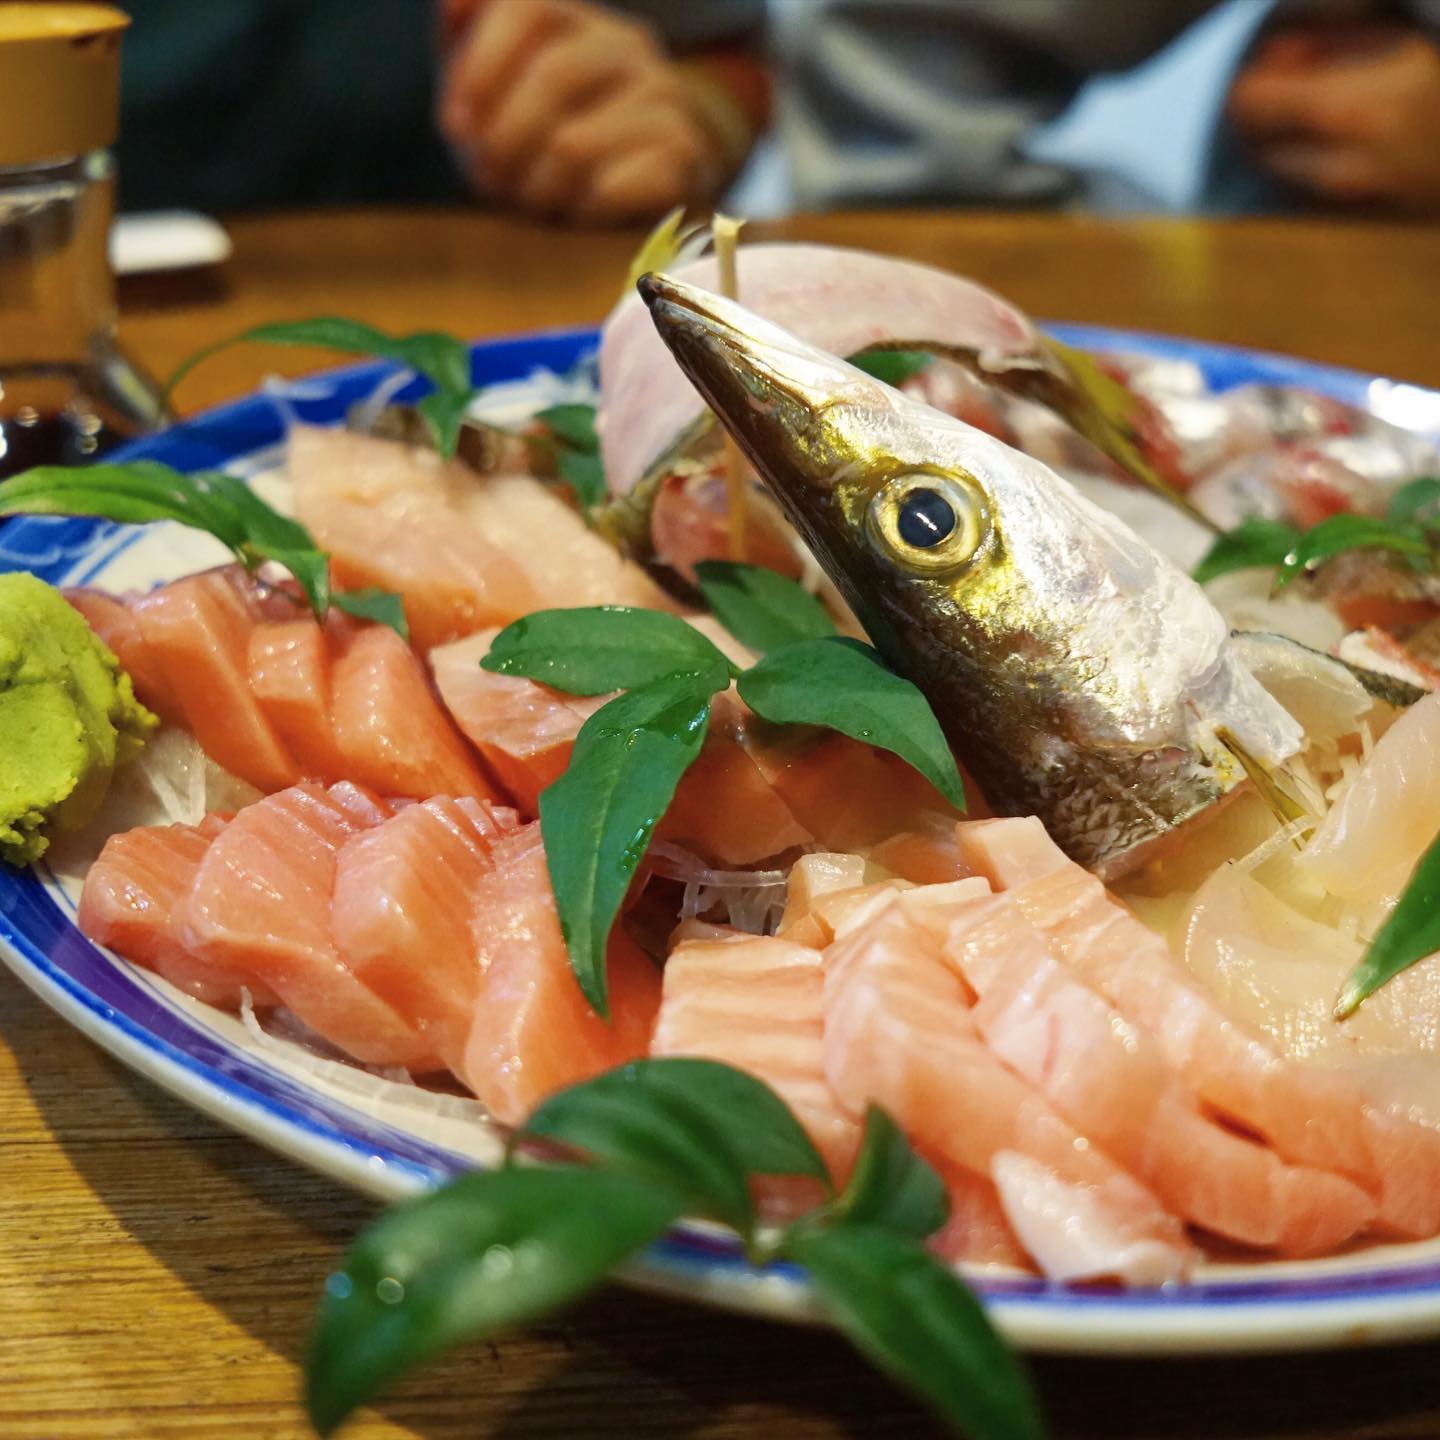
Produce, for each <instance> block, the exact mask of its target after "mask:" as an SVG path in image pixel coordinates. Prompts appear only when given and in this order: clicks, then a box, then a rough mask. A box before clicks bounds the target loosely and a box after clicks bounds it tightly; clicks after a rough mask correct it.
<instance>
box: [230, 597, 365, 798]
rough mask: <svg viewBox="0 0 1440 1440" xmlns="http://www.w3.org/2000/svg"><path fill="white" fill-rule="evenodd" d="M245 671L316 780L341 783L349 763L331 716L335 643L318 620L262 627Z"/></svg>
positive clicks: (262, 703) (269, 623)
mask: <svg viewBox="0 0 1440 1440" xmlns="http://www.w3.org/2000/svg"><path fill="white" fill-rule="evenodd" d="M246 669H247V673H248V676H249V681H250V689H251V691H252V693H253V694H254V696H255V698H256V700H257V701H258V702H259V704H260V709H261V710H262V711H263V712H264V714H265V718H266V719H267V720H269V722H270V724H271V725H272V726H273V727H274V729H275V733H276V734H277V735H278V736H279V737H280V739H281V740H282V741H283V742H284V744H285V745H286V746H287V747H288V749H289V751H290V753H291V754H292V755H293V756H294V757H295V760H296V763H297V764H298V765H299V766H300V768H301V769H302V770H303V771H304V772H305V774H306V775H307V776H308V777H310V778H311V779H315V780H339V779H340V778H341V777H342V776H343V775H344V774H345V762H344V760H343V758H342V757H341V754H340V751H339V749H338V748H337V747H336V744H335V726H334V723H333V720H332V718H331V714H330V643H329V637H328V636H327V634H326V632H325V631H324V630H322V629H321V628H320V626H319V625H317V624H316V623H315V620H314V619H313V617H310V616H306V617H305V618H304V619H295V620H267V621H262V622H261V623H260V624H258V625H257V626H256V627H255V628H254V629H253V630H252V631H251V632H250V641H249V647H248V651H247V660H246Z"/></svg>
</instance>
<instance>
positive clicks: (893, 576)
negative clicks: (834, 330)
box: [640, 275, 1305, 878]
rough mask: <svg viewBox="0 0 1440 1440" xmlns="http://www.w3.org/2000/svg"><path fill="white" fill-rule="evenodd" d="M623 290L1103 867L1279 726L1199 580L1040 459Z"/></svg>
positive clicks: (896, 659) (1180, 814) (1290, 732)
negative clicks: (640, 303) (641, 304)
mask: <svg viewBox="0 0 1440 1440" xmlns="http://www.w3.org/2000/svg"><path fill="white" fill-rule="evenodd" d="M640 293H641V295H642V297H643V298H644V299H645V302H646V304H647V305H648V306H649V307H650V311H651V315H652V318H653V320H654V322H655V325H656V327H657V328H658V330H659V332H660V334H661V336H662V337H663V338H664V340H665V342H666V344H667V345H668V346H669V348H670V350H671V351H672V352H673V354H674V355H675V357H676V359H677V360H678V361H679V363H680V365H681V366H682V368H683V369H684V370H685V372H686V373H687V374H688V375H689V376H690V378H691V380H692V382H693V383H694V384H695V386H696V388H697V389H698V390H699V391H700V392H701V394H702V395H703V396H704V397H705V400H706V401H707V403H708V404H709V405H710V406H711V408H712V409H713V410H714V411H715V413H716V414H717V415H718V416H719V418H720V420H721V422H722V423H723V424H724V425H725V426H726V428H727V429H728V430H729V431H730V432H731V434H732V435H734V437H735V439H736V441H737V442H738V444H739V445H740V447H741V449H742V450H743V451H744V452H745V454H746V456H747V457H748V458H749V460H750V461H751V463H752V464H753V465H754V466H755V468H756V470H757V472H758V473H759V474H760V476H761V477H762V479H763V480H764V481H765V483H766V484H767V485H768V486H769V488H770V489H771V491H772V492H773V493H774V495H775V497H776V499H777V500H778V502H779V504H780V505H781V507H782V508H783V510H784V511H785V514H786V516H787V517H788V518H789V520H790V522H791V523H792V524H793V525H794V526H795V528H796V529H797V530H798V531H799V532H800V534H801V535H802V536H803V537H804V539H805V540H806V542H807V544H808V545H809V546H810V548H811V550H812V551H813V552H814V554H815V556H816V558H817V559H818V560H819V562H820V564H821V565H822V566H823V567H824V569H825V570H826V572H827V573H828V574H829V575H830V577H831V579H832V580H833V581H834V582H835V584H836V585H837V587H838V588H839V589H840V591H841V592H842V594H844V596H845V598H846V600H847V601H848V602H849V603H850V605H851V606H852V608H853V609H854V610H855V613H856V614H857V615H858V616H859V618H860V620H861V623H862V624H863V625H864V626H865V628H866V631H867V632H868V634H869V635H870V638H871V640H872V641H873V642H874V644H875V645H876V647H877V649H879V651H880V652H881V654H882V655H883V656H884V657H885V659H886V660H887V662H888V663H889V664H890V665H891V666H893V667H894V668H895V669H896V670H897V671H898V672H899V673H900V674H902V675H905V676H906V677H907V678H909V679H910V680H912V681H913V682H914V683H915V684H916V685H917V686H919V688H920V689H921V690H922V691H923V692H924V693H925V695H926V696H927V698H928V699H929V701H930V703H931V705H932V707H933V708H934V710H935V712H936V714H937V715H938V716H939V718H940V722H941V724H942V726H943V727H944V729H945V732H946V735H947V737H948V738H949V740H950V742H951V744H952V746H953V747H954V749H955V751H956V754H957V755H958V756H959V758H960V759H961V761H962V762H963V763H964V765H965V766H966V768H967V770H968V771H969V772H970V774H971V776H972V777H973V778H974V779H975V781H976V782H977V783H978V785H979V786H980V788H981V789H982V790H983V791H984V793H985V797H986V799H987V801H988V802H989V803H990V805H991V806H992V807H993V808H994V809H995V810H996V811H997V812H998V813H1001V814H1022V815H1031V814H1033V815H1038V816H1039V817H1040V818H1041V819H1042V820H1043V821H1044V823H1045V825H1046V827H1047V829H1048V830H1049V831H1050V833H1051V835H1052V836H1053V837H1054V838H1055V840H1056V841H1057V843H1059V844H1060V845H1062V846H1063V847H1064V848H1065V849H1066V850H1067V851H1068V853H1069V854H1070V855H1071V856H1073V857H1074V858H1075V859H1076V860H1078V861H1080V863H1082V864H1084V865H1087V866H1089V867H1090V868H1091V869H1092V870H1094V871H1096V873H1098V874H1100V875H1102V876H1105V877H1107V878H1113V877H1114V876H1116V875H1119V874H1122V873H1124V872H1125V871H1126V870H1128V869H1131V868H1133V867H1134V866H1135V865H1137V864H1140V863H1143V861H1144V860H1145V859H1146V858H1147V857H1148V856H1150V855H1151V854H1154V853H1156V851H1157V849H1158V848H1159V847H1160V846H1161V845H1163V843H1164V842H1165V841H1166V840H1167V839H1168V838H1169V837H1172V836H1173V835H1174V833H1175V832H1176V831H1177V830H1178V829H1179V828H1180V827H1181V826H1183V825H1185V824H1187V823H1189V822H1190V821H1192V820H1194V819H1196V818H1197V817H1199V816H1200V815H1202V814H1204V813H1205V812H1207V811H1208V810H1210V808H1211V807H1212V806H1214V805H1215V804H1216V803H1217V802H1218V801H1220V800H1222V799H1223V798H1224V797H1225V796H1226V795H1228V794H1229V793H1230V792H1231V791H1232V790H1234V789H1235V788H1236V786H1238V785H1240V784H1241V783H1243V782H1244V780H1245V778H1246V774H1245V768H1244V765H1242V763H1241V756H1243V758H1244V761H1245V763H1246V764H1248V765H1249V766H1250V767H1251V768H1252V770H1253V768H1254V767H1255V766H1256V764H1258V765H1259V766H1260V767H1262V768H1272V767H1278V766H1280V765H1281V764H1282V763H1283V762H1284V761H1285V760H1286V759H1287V758H1288V757H1290V756H1292V755H1294V754H1296V753H1297V752H1298V751H1299V750H1300V749H1301V748H1302V747H1303V745H1304V742H1305V737H1304V732H1303V730H1302V729H1301V727H1300V725H1299V724H1298V723H1297V722H1296V721H1295V720H1294V719H1293V718H1292V717H1291V716H1290V715H1289V713H1288V712H1287V711H1285V710H1284V709H1283V708H1282V707H1281V706H1280V705H1279V704H1278V703H1277V702H1276V701H1275V700H1273V699H1272V698H1271V697H1270V696H1269V695H1268V694H1267V693H1266V692H1265V690H1264V689H1263V688H1262V687H1261V686H1260V684H1259V683H1258V682H1257V681H1256V679H1255V678H1254V676H1253V675H1251V673H1250V671H1249V670H1248V669H1247V668H1246V666H1245V664H1244V663H1243V661H1242V660H1241V658H1240V656H1239V654H1238V653H1237V651H1236V650H1235V648H1234V647H1233V646H1232V644H1231V642H1230V637H1229V632H1228V630H1227V627H1226V625H1225V622H1224V620H1223V619H1222V617H1221V615H1220V613H1219V612H1218V611H1217V610H1216V609H1215V607H1214V606H1213V605H1212V604H1211V603H1210V601H1209V600H1208V599H1207V598H1206V596H1205V594H1204V592H1203V591H1202V590H1201V589H1200V587H1199V586H1198V585H1197V584H1195V582H1194V581H1193V580H1191V579H1190V577H1189V576H1188V575H1186V574H1184V573H1183V572H1182V571H1181V570H1179V569H1178V568H1177V567H1176V566H1175V565H1174V564H1172V563H1171V562H1170V561H1169V560H1167V559H1166V558H1165V557H1164V556H1163V555H1161V554H1160V553H1159V552H1158V551H1156V550H1154V549H1153V548H1152V547H1151V546H1149V545H1148V544H1146V543H1145V541H1143V540H1142V539H1141V538H1140V537H1139V536H1138V535H1136V534H1135V533H1134V532H1133V531H1132V530H1130V529H1129V528H1128V527H1127V526H1126V525H1124V524H1123V523H1122V522H1121V521H1120V520H1118V519H1117V518H1116V517H1114V516H1113V515H1110V514H1109V513H1107V512H1106V511H1104V510H1101V509H1100V508H1098V507H1097V506H1095V505H1093V504H1091V503H1090V502H1089V501H1088V500H1086V499H1085V498H1084V497H1083V496H1082V495H1080V494H1079V492H1078V491H1076V490H1075V489H1074V487H1072V486H1071V485H1069V484H1068V483H1067V482H1066V481H1064V480H1063V479H1061V478H1060V477H1059V476H1058V475H1056V474H1055V473H1054V472H1053V471H1051V470H1050V469H1048V468H1047V467H1046V466H1045V465H1043V464H1041V463H1040V462H1039V461H1037V460H1035V459H1033V458H1031V457H1030V456H1027V455H1024V454H1022V453H1020V452H1019V451H1016V450H1012V449H1011V448H1010V447H1009V446H1007V445H1005V444H1003V443H1001V442H1000V441H998V440H996V439H994V438H993V437H992V436H989V435H987V434H985V433H984V432H983V431H980V430H977V429H974V428H973V427H971V426H969V425H966V424H965V423H964V422H963V421H960V420H957V419H955V418H953V417H951V416H948V415H945V414H942V413H941V412H939V411H937V410H933V409H931V408H930V407H928V406H926V405H923V404H921V403H920V402H919V401H917V400H914V399H912V398H911V397H909V396H907V395H904V394H902V393H901V392H900V391H898V390H895V389H892V388H891V387H890V386H888V385H884V384H882V383H881V382H879V381H877V380H874V379H872V378H871V377H870V376H868V375H866V374H865V373H864V372H863V371H860V370H858V369H856V368H855V367H854V366H851V365H848V364H846V363H845V362H844V361H843V360H840V359H837V358H836V357H835V356H833V355H829V354H826V353H825V352H824V351H821V350H818V349H816V348H815V347H813V346H811V345H808V344H806V343H805V342H804V341H802V340H799V339H797V338H796V337H795V336H793V335H791V334H789V333H788V332H786V331H784V330H782V329H780V328H779V327H777V326H774V325H771V324H769V323H768V322H766V321H764V320H761V319H760V318H759V317H758V316H755V315H753V314H751V313H750V312H749V311H747V310H745V309H743V308H742V307H741V306H739V305H737V304H736V303H734V302H733V301H729V300H726V299H724V298H722V297H720V296H717V295H713V294H711V293H709V292H707V291H704V290H701V289H699V288H697V287H694V286H690V285H686V284H684V283H682V282H679V281H675V280H673V279H670V278H669V277H666V276H663V275H651V276H646V277H644V278H643V279H642V280H641V282H640ZM947 525H948V529H947V528H946V527H947ZM937 535H938V536H939V538H938V539H937V538H935V537H936V536H937Z"/></svg>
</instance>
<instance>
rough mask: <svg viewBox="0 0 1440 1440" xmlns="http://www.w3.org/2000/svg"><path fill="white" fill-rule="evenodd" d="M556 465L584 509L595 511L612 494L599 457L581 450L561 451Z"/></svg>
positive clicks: (561, 476)
mask: <svg viewBox="0 0 1440 1440" xmlns="http://www.w3.org/2000/svg"><path fill="white" fill-rule="evenodd" d="M555 463H556V465H557V467H558V468H559V471H560V478H561V479H562V480H563V481H564V482H565V483H566V484H567V485H568V486H569V487H570V488H571V489H572V490H573V491H574V492H575V498H576V499H577V500H578V501H579V502H580V506H581V508H582V509H584V510H593V509H594V508H595V507H596V506H597V505H599V504H601V503H603V501H604V499H605V497H606V495H608V494H609V493H610V487H609V485H608V484H607V483H606V480H605V467H604V465H603V464H601V462H600V457H599V456H598V455H590V454H587V453H585V452H584V451H581V450H561V452H560V455H559V457H558V459H557V460H556V462H555Z"/></svg>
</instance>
